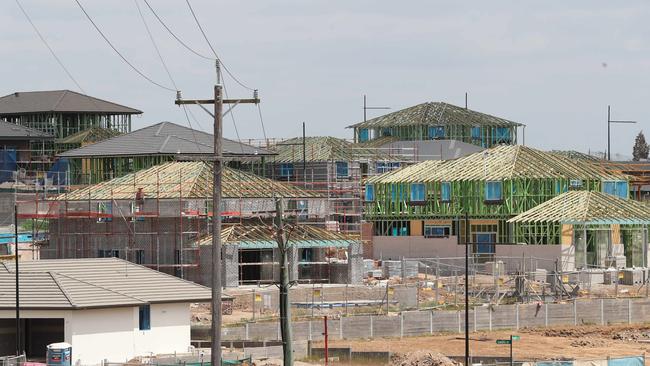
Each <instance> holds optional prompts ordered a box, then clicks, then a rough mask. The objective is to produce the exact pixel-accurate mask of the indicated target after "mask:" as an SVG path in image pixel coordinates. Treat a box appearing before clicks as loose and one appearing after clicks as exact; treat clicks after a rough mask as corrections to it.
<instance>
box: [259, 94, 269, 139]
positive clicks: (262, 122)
mask: <svg viewBox="0 0 650 366" xmlns="http://www.w3.org/2000/svg"><path fill="white" fill-rule="evenodd" d="M257 111H258V112H259V115H260V124H261V125H262V134H263V135H264V141H268V138H267V137H266V127H264V118H262V108H261V107H260V103H257Z"/></svg>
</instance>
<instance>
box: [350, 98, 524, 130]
mask: <svg viewBox="0 0 650 366" xmlns="http://www.w3.org/2000/svg"><path fill="white" fill-rule="evenodd" d="M447 124H459V125H472V126H474V125H489V126H504V127H514V126H523V125H522V124H521V123H518V122H513V121H509V120H507V119H504V118H500V117H495V116H492V115H489V114H485V113H481V112H477V111H473V110H471V109H465V108H462V107H458V106H455V105H453V104H449V103H444V102H426V103H421V104H418V105H415V106H413V107H408V108H404V109H401V110H399V111H395V112H392V113H388V114H385V115H383V116H379V117H376V118H372V119H369V120H367V121H365V122H360V123H357V124H354V125H351V126H348V128H373V127H397V126H422V125H427V126H431V125H447Z"/></svg>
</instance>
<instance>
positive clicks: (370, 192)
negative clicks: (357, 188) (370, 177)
mask: <svg viewBox="0 0 650 366" xmlns="http://www.w3.org/2000/svg"><path fill="white" fill-rule="evenodd" d="M374 200H375V185H374V184H366V201H374Z"/></svg>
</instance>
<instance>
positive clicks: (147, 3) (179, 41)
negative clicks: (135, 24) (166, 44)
mask: <svg viewBox="0 0 650 366" xmlns="http://www.w3.org/2000/svg"><path fill="white" fill-rule="evenodd" d="M144 3H145V4H146V5H147V7H148V8H149V10H150V11H151V13H152V14H153V15H154V16H155V17H156V19H158V22H159V23H160V24H161V25H162V26H163V27H164V28H165V29H166V30H167V32H169V34H171V36H172V37H174V39H175V40H176V41H178V43H180V44H181V45H182V46H183V47H185V48H186V49H187V50H188V51H190V52H192V53H193V54H195V55H197V56H199V57H201V58H204V59H206V60H214V58H213V57H209V56H205V55H203V54H201V53H199V52H197V51H195V50H194V49H193V48H192V47H190V46H188V45H187V43H185V42H183V40H181V39H180V38H179V37H178V36H177V35H176V34H175V33H174V32H173V31H172V30H171V29H170V28H169V27H168V26H167V24H165V22H163V20H162V19H161V18H160V17H159V16H158V13H156V11H155V10H153V7H151V5H149V1H147V0H144Z"/></svg>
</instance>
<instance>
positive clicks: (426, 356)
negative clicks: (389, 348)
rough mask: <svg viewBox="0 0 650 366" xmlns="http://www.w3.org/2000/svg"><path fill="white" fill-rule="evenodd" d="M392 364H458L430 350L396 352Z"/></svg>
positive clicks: (433, 365) (446, 365) (393, 365)
mask: <svg viewBox="0 0 650 366" xmlns="http://www.w3.org/2000/svg"><path fill="white" fill-rule="evenodd" d="M390 364H391V365H392V366H458V365H461V363H459V362H456V361H454V360H452V359H450V358H449V357H447V356H445V355H443V354H441V353H433V352H428V351H415V352H411V353H407V354H394V355H392V356H391V362H390Z"/></svg>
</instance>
